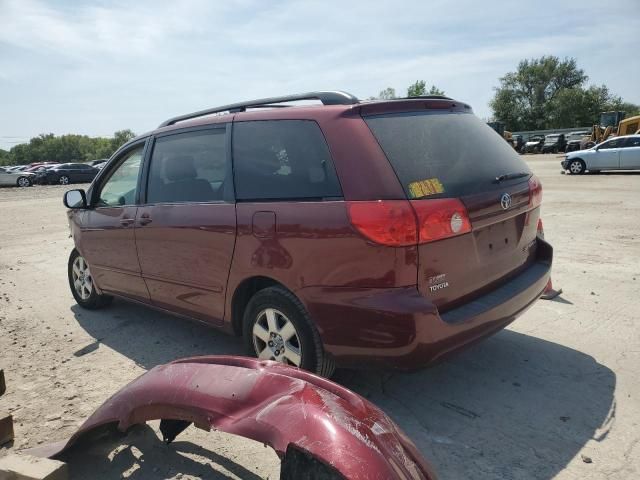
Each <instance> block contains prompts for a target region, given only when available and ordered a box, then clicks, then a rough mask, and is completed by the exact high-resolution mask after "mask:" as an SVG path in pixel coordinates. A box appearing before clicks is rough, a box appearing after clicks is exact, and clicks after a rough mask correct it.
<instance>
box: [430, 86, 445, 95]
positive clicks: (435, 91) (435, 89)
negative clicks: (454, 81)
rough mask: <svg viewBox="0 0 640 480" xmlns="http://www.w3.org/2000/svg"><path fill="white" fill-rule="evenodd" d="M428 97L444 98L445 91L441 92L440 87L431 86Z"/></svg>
mask: <svg viewBox="0 0 640 480" xmlns="http://www.w3.org/2000/svg"><path fill="white" fill-rule="evenodd" d="M427 95H440V96H444V95H445V93H444V90H440V89H439V88H438V87H436V86H435V85H431V88H430V89H429V91H428V92H427Z"/></svg>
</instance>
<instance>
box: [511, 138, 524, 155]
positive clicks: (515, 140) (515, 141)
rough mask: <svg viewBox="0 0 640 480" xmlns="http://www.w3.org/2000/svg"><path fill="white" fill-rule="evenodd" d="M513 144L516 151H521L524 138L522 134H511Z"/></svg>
mask: <svg viewBox="0 0 640 480" xmlns="http://www.w3.org/2000/svg"><path fill="white" fill-rule="evenodd" d="M513 145H514V146H513V148H515V149H516V152H518V153H521V152H522V147H524V139H523V138H522V135H513Z"/></svg>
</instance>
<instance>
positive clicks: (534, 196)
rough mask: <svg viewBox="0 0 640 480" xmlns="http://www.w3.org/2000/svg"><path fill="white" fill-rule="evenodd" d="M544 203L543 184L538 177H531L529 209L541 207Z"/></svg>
mask: <svg viewBox="0 0 640 480" xmlns="http://www.w3.org/2000/svg"><path fill="white" fill-rule="evenodd" d="M541 203H542V184H541V183H540V180H538V177H536V176H535V175H531V178H530V179H529V208H530V209H531V208H536V207H539V206H540V204H541Z"/></svg>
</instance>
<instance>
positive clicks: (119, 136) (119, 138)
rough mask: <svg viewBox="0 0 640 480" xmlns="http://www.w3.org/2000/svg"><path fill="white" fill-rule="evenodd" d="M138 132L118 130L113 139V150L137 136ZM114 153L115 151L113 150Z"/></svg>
mask: <svg viewBox="0 0 640 480" xmlns="http://www.w3.org/2000/svg"><path fill="white" fill-rule="evenodd" d="M135 136H136V134H135V133H133V132H132V131H131V130H129V129H126V130H118V131H117V132H116V133H114V134H113V140H112V141H111V146H112V147H113V151H114V152H115V151H116V150H117V149H118V148H120V147H121V146H122V145H124V144H125V143H127V142H128V141H129V140H131V139H132V138H135ZM112 153H113V152H112Z"/></svg>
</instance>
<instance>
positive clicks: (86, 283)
mask: <svg viewBox="0 0 640 480" xmlns="http://www.w3.org/2000/svg"><path fill="white" fill-rule="evenodd" d="M68 276H69V287H71V293H72V294H73V298H75V299H76V302H78V305H80V306H81V307H84V308H87V309H89V310H97V309H99V308H103V307H106V306H107V305H109V304H110V303H111V302H112V301H113V297H112V296H110V295H100V294H99V293H98V292H97V291H96V289H95V287H94V284H93V277H92V276H91V270H90V269H89V264H88V263H87V261H86V260H85V259H84V257H83V256H82V255H80V252H78V250H76V249H75V248H74V249H73V251H72V252H71V255H69V267H68Z"/></svg>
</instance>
